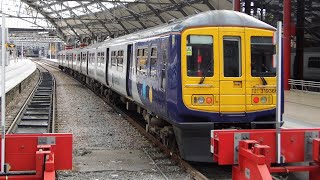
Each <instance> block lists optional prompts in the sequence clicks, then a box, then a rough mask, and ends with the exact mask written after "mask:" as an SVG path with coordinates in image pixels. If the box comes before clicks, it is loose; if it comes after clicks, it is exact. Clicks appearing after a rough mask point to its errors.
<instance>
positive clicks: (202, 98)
mask: <svg viewBox="0 0 320 180" xmlns="http://www.w3.org/2000/svg"><path fill="white" fill-rule="evenodd" d="M203 103H204V97H203V96H200V97H198V104H203Z"/></svg>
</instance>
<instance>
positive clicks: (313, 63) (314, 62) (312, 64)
mask: <svg viewBox="0 0 320 180" xmlns="http://www.w3.org/2000/svg"><path fill="white" fill-rule="evenodd" d="M308 68H320V57H309V60H308Z"/></svg>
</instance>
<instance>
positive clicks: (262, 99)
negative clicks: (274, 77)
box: [260, 96, 268, 104]
mask: <svg viewBox="0 0 320 180" xmlns="http://www.w3.org/2000/svg"><path fill="white" fill-rule="evenodd" d="M260 100H261V103H263V104H265V103H267V101H268V99H267V97H265V96H263V97H261V99H260Z"/></svg>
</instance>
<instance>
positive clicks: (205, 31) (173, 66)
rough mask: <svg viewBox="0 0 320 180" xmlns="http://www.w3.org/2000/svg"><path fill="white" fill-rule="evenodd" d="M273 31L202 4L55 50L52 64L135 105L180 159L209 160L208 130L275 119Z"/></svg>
mask: <svg viewBox="0 0 320 180" xmlns="http://www.w3.org/2000/svg"><path fill="white" fill-rule="evenodd" d="M275 31H276V29H275V28H274V27H272V26H270V25H268V24H266V23H264V22H262V21H259V20H258V19H255V18H254V17H251V16H249V15H246V14H243V13H240V12H235V11H229V10H215V11H207V12H202V13H199V14H196V15H193V16H190V17H187V18H184V19H182V20H178V21H175V22H172V23H169V24H165V25H161V26H158V27H154V28H151V29H147V30H142V31H139V32H136V33H132V34H129V35H125V36H122V37H118V38H114V39H111V40H108V41H105V42H102V43H97V44H93V45H90V46H87V47H85V48H82V49H72V50H65V51H61V52H59V58H58V59H59V67H60V68H61V69H63V70H65V71H69V72H71V73H72V74H74V75H75V76H78V77H80V78H82V79H83V80H84V81H86V82H87V83H88V84H90V85H92V86H94V87H95V89H97V90H99V91H101V93H104V95H105V96H106V97H107V98H109V99H110V101H111V102H114V103H118V102H121V103H125V104H126V107H127V109H130V110H136V111H137V112H138V113H141V114H142V115H143V117H144V119H145V121H146V123H147V125H146V129H147V130H148V131H150V132H152V133H154V134H157V135H159V137H160V138H161V139H162V140H163V142H165V144H168V145H170V144H171V145H172V144H174V143H171V142H173V141H176V144H177V147H178V149H179V152H180V154H181V156H182V158H184V159H185V160H188V161H197V162H212V155H211V153H210V130H212V129H223V128H246V129H247V128H257V127H259V126H263V127H273V125H274V123H275V113H276V111H275V104H276V71H275V68H274V64H275V63H274V61H273V54H274V49H275V48H274V44H273V37H274V32H275Z"/></svg>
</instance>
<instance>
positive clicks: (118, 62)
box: [117, 51, 123, 71]
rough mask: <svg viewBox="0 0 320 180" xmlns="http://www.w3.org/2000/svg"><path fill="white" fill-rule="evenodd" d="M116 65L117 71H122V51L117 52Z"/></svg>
mask: <svg viewBox="0 0 320 180" xmlns="http://www.w3.org/2000/svg"><path fill="white" fill-rule="evenodd" d="M117 65H118V67H117V70H118V71H122V69H123V51H118V55H117Z"/></svg>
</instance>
